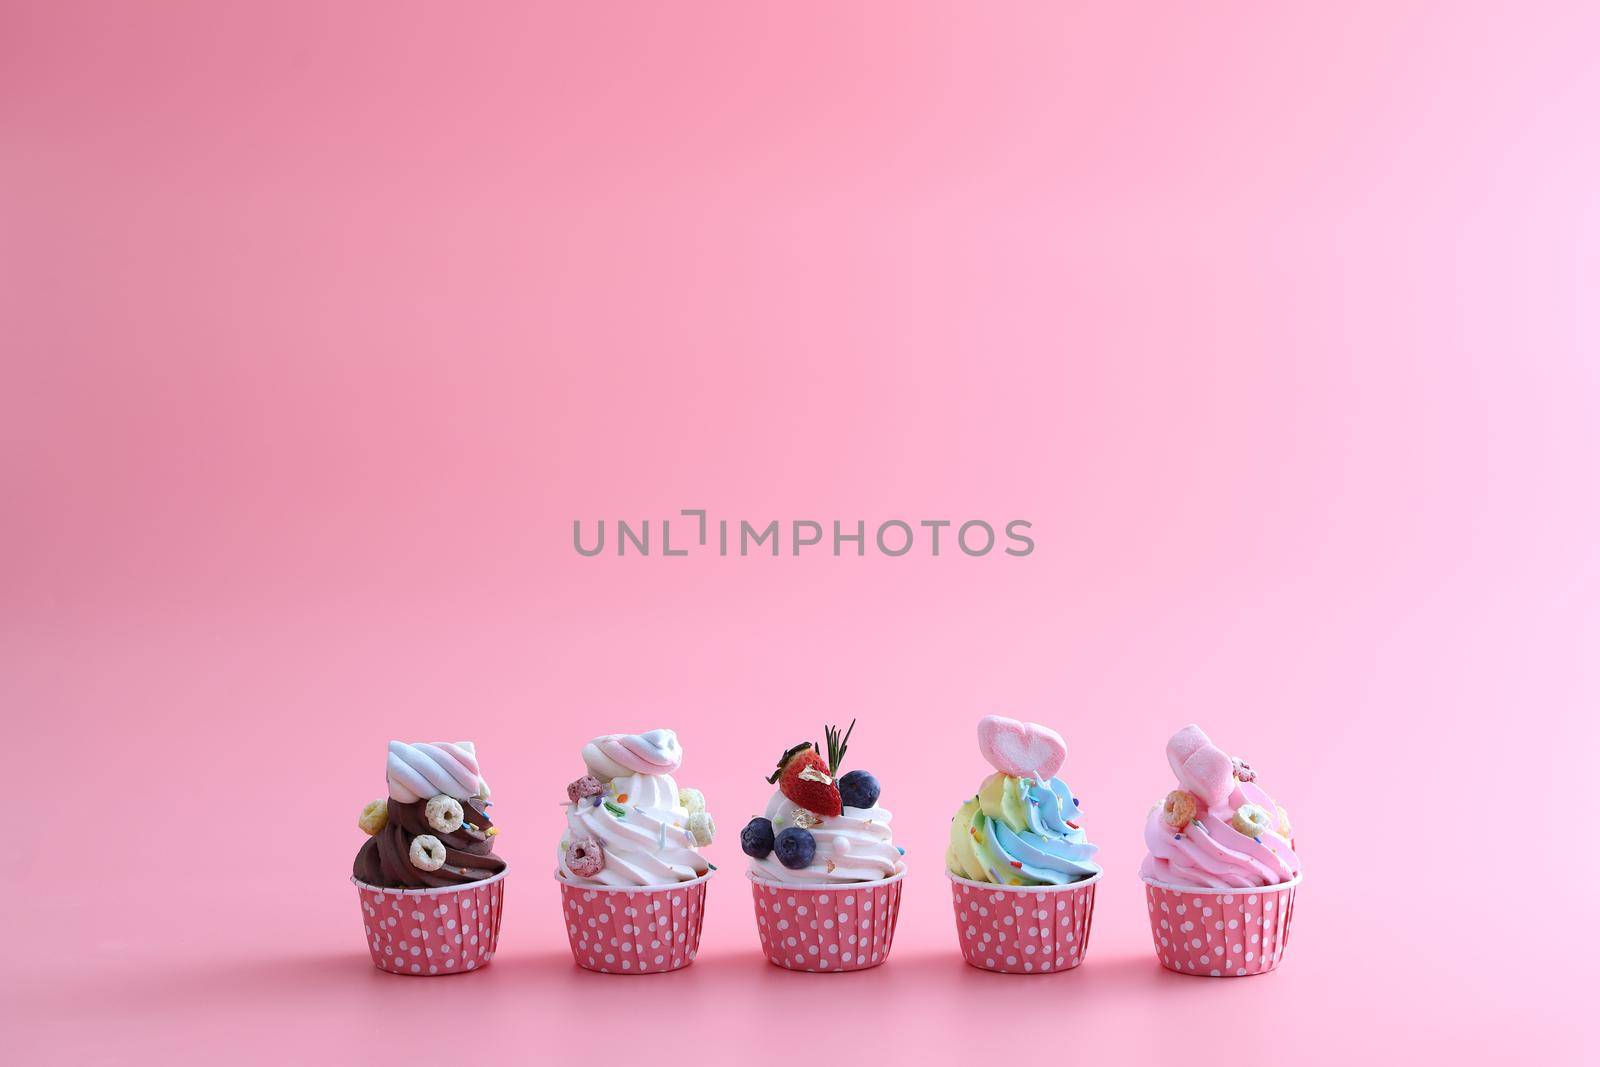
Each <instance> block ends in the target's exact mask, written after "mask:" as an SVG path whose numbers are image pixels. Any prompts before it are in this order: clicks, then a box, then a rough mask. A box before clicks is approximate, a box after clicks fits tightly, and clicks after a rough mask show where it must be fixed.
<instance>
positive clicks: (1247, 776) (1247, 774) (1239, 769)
mask: <svg viewBox="0 0 1600 1067" xmlns="http://www.w3.org/2000/svg"><path fill="white" fill-rule="evenodd" d="M1233 776H1234V777H1235V778H1237V779H1239V781H1241V782H1253V781H1255V780H1256V772H1255V771H1253V770H1251V769H1250V764H1248V763H1246V762H1245V761H1244V760H1242V759H1240V758H1239V757H1238V756H1235V757H1233Z"/></svg>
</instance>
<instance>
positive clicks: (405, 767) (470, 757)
mask: <svg viewBox="0 0 1600 1067" xmlns="http://www.w3.org/2000/svg"><path fill="white" fill-rule="evenodd" d="M388 777H389V795H390V796H391V797H393V798H394V799H396V800H398V801H399V802H400V803H402V804H414V803H416V802H417V801H419V800H432V799H433V798H434V797H436V796H440V795H444V796H448V797H455V798H456V799H457V800H466V799H468V798H469V797H478V798H480V799H481V798H487V797H488V796H489V783H488V782H486V781H484V780H483V775H482V774H480V773H479V772H478V754H477V750H476V748H475V747H474V746H473V744H472V742H471V741H419V742H416V743H415V744H407V743H406V742H404V741H390V742H389V774H388Z"/></svg>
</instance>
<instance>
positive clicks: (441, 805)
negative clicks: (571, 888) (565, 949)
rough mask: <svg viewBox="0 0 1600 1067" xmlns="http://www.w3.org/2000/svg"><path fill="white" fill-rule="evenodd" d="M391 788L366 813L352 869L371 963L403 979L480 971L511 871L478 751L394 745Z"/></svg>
mask: <svg viewBox="0 0 1600 1067" xmlns="http://www.w3.org/2000/svg"><path fill="white" fill-rule="evenodd" d="M388 782H389V795H388V796H387V797H384V798H380V799H378V800H374V801H373V802H372V803H370V804H368V805H367V806H366V807H365V808H364V809H362V812H361V817H360V819H359V820H358V824H359V825H360V827H361V829H362V830H363V831H365V832H366V833H367V834H368V835H369V839H368V840H367V841H366V842H365V843H364V844H362V846H361V849H360V850H359V851H358V852H357V853H356V859H355V864H354V866H353V869H352V872H351V873H352V878H351V880H352V881H353V882H354V883H355V885H356V888H357V890H358V891H359V892H360V896H361V903H362V912H363V917H364V920H365V923H366V931H367V947H368V949H369V950H370V951H371V953H372V961H373V962H374V963H375V964H377V965H378V967H380V968H382V969H383V970H387V971H393V972H395V973H397V974H415V975H430V974H431V975H437V974H457V973H461V972H463V971H471V970H476V969H477V968H478V967H481V966H483V965H485V964H487V963H488V962H489V960H490V959H492V958H493V956H494V944H495V940H496V938H497V937H498V935H499V931H500V909H501V906H502V904H503V897H502V889H501V885H500V883H501V882H502V881H503V879H504V877H505V870H506V862H505V860H503V859H501V858H500V857H499V856H497V855H495V854H494V842H495V837H496V836H497V835H498V834H499V832H500V831H499V830H498V829H497V828H496V827H495V825H494V821H493V820H492V819H490V817H489V808H490V806H491V804H490V801H489V784H488V783H487V782H486V781H484V778H483V775H482V774H481V773H480V771H479V769H478V756H477V751H476V749H475V748H474V746H473V744H472V742H470V741H456V742H444V741H441V742H427V743H416V744H407V743H406V742H404V741H391V742H389V760H388Z"/></svg>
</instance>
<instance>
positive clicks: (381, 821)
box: [356, 797, 389, 837]
mask: <svg viewBox="0 0 1600 1067" xmlns="http://www.w3.org/2000/svg"><path fill="white" fill-rule="evenodd" d="M356 825H357V826H359V827H361V832H362V833H364V834H366V835H367V836H368V837H377V836H378V835H379V834H381V833H383V828H384V827H385V826H388V825H389V798H388V797H379V798H378V799H377V800H374V801H373V802H372V803H370V804H368V805H367V806H366V807H364V808H362V809H361V817H360V818H358V819H357V820H356Z"/></svg>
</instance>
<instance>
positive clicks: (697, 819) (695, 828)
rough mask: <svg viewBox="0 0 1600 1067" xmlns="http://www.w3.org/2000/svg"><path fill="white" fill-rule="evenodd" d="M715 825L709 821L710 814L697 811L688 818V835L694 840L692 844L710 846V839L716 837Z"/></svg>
mask: <svg viewBox="0 0 1600 1067" xmlns="http://www.w3.org/2000/svg"><path fill="white" fill-rule="evenodd" d="M716 833H717V824H716V823H714V822H712V821H711V813H710V812H708V811H697V812H695V813H694V814H693V815H691V816H689V835H690V836H691V837H693V838H694V843H695V844H697V845H701V846H705V845H709V844H711V839H712V838H713V837H715V836H716Z"/></svg>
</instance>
